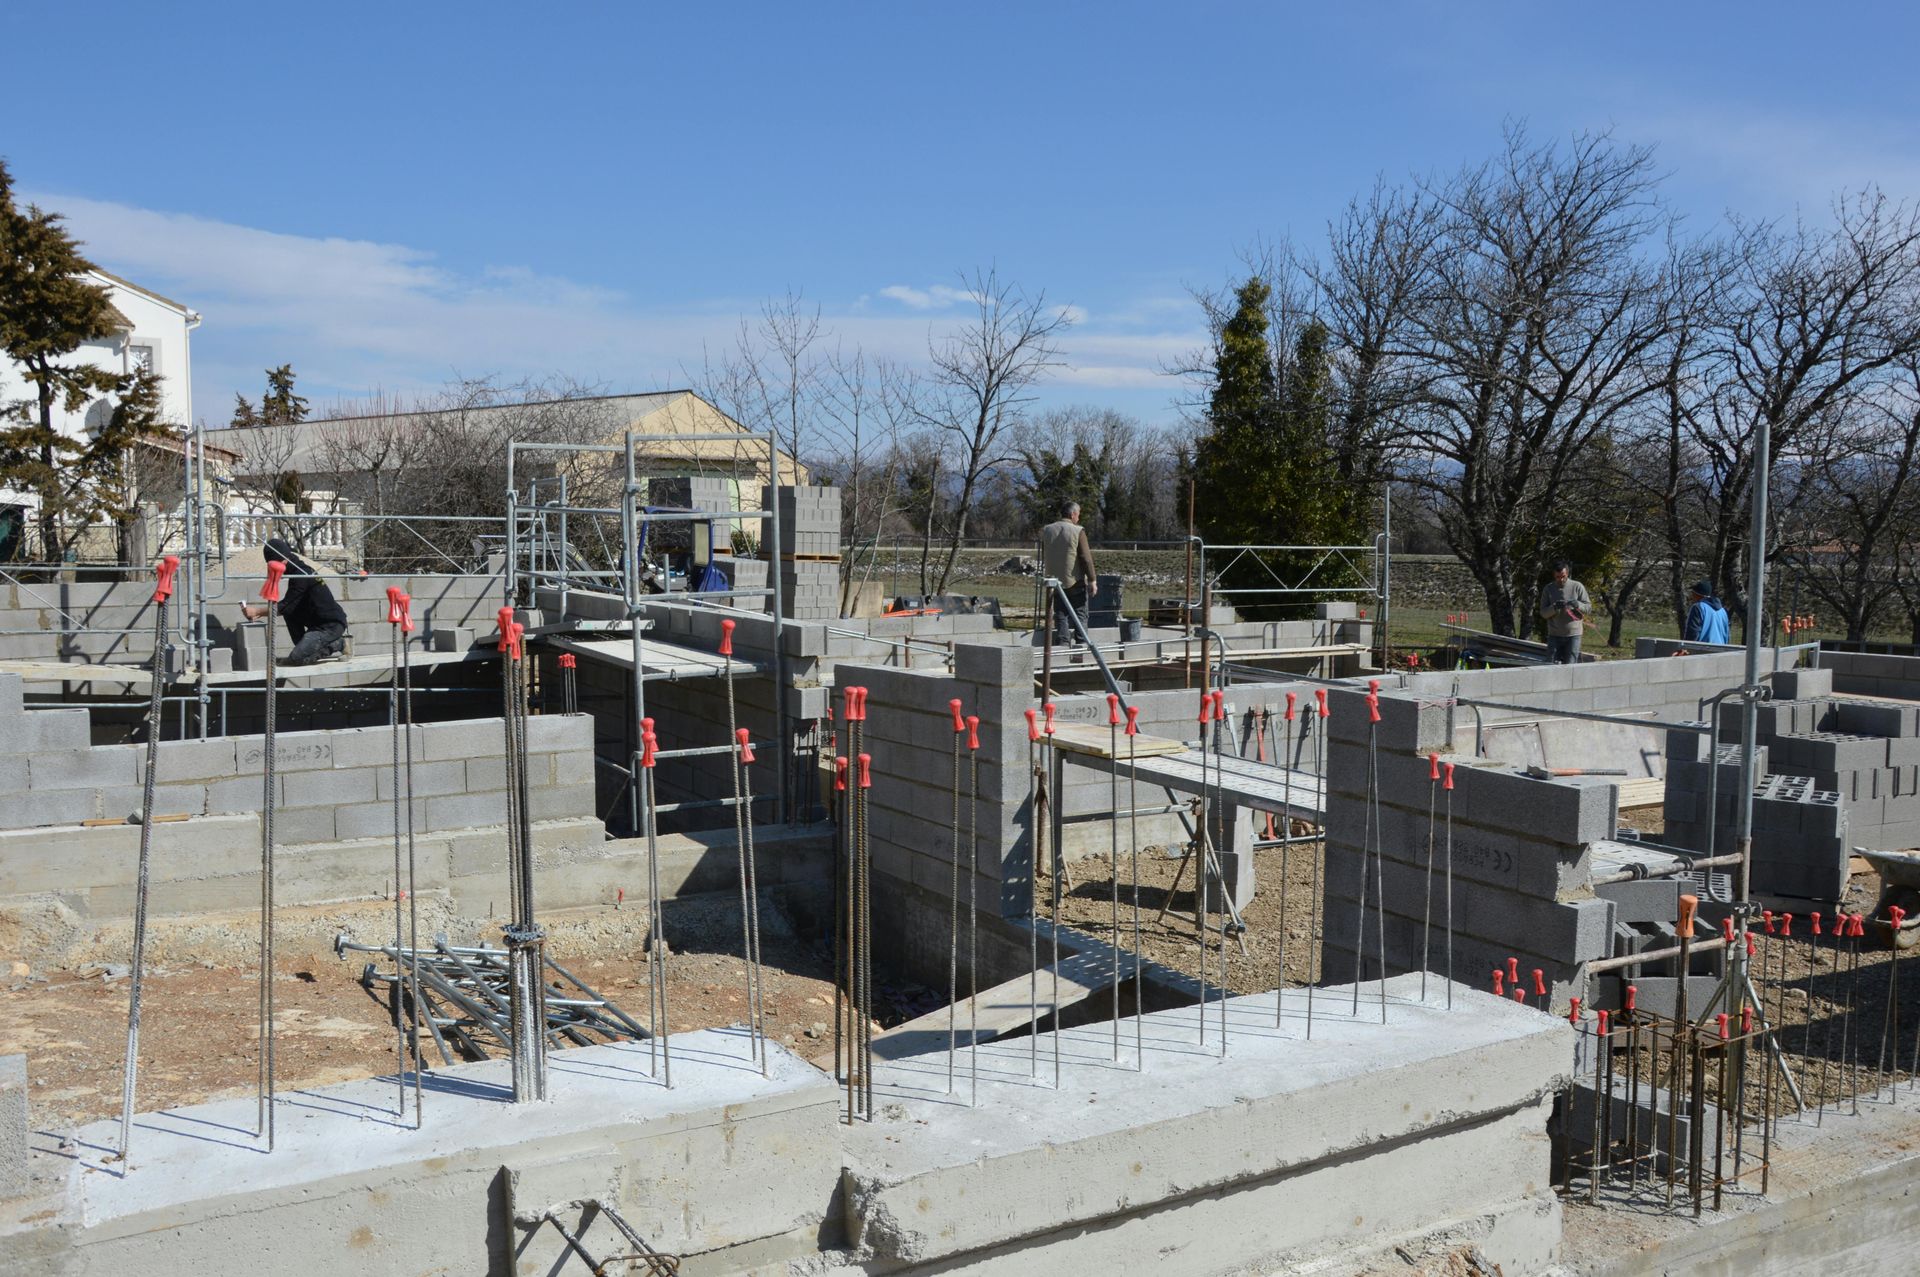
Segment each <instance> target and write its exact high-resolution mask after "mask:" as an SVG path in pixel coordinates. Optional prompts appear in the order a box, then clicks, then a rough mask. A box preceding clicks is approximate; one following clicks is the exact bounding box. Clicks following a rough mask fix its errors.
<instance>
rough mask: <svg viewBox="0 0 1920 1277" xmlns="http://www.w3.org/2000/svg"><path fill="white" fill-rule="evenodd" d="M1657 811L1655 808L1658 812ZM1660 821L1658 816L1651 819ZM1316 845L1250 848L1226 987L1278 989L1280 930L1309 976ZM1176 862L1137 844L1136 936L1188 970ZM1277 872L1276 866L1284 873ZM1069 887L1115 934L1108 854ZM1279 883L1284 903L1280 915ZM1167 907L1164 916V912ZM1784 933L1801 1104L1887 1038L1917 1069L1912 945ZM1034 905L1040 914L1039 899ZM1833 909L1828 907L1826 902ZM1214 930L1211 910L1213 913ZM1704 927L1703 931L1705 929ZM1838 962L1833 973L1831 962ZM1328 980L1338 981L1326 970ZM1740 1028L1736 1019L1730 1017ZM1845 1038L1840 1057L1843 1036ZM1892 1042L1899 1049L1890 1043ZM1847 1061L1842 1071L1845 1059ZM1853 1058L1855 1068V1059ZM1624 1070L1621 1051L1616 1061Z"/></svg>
mask: <svg viewBox="0 0 1920 1277" xmlns="http://www.w3.org/2000/svg"><path fill="white" fill-rule="evenodd" d="M1654 815H1655V816H1657V815H1658V811H1657V809H1656V810H1655V812H1654ZM1653 828H1654V829H1656V830H1657V829H1658V823H1657V821H1656V822H1655V823H1654V825H1653ZM1319 850H1320V844H1319V843H1318V842H1299V843H1296V844H1294V846H1293V847H1292V848H1291V849H1290V850H1288V851H1285V852H1283V851H1282V849H1280V848H1278V847H1273V848H1263V849H1261V850H1259V851H1257V852H1256V853H1255V855H1254V875H1255V882H1256V883H1257V884H1258V887H1259V889H1258V891H1257V893H1256V894H1255V896H1254V900H1253V904H1252V906H1251V907H1250V908H1249V909H1248V910H1247V911H1246V913H1245V914H1244V921H1245V922H1246V924H1247V931H1246V932H1245V934H1244V935H1243V936H1242V937H1240V938H1241V939H1243V940H1244V941H1245V943H1246V954H1245V955H1243V954H1242V953H1241V951H1240V948H1239V945H1238V944H1236V943H1232V942H1230V943H1229V944H1228V946H1227V979H1226V985H1227V987H1228V988H1229V989H1231V990H1232V991H1233V992H1234V993H1263V992H1266V991H1267V990H1269V989H1272V988H1273V987H1274V976H1275V973H1276V971H1277V970H1278V966H1279V961H1280V951H1281V937H1282V936H1284V937H1285V950H1286V970H1287V980H1288V983H1289V984H1290V985H1301V984H1304V983H1306V982H1307V980H1308V978H1309V965H1308V964H1309V963H1310V962H1311V961H1312V960H1313V953H1314V946H1313V945H1312V944H1311V943H1310V942H1309V936H1310V928H1311V925H1312V902H1313V898H1314V892H1313V884H1314V874H1315V872H1316V868H1317V865H1316V862H1317V860H1318V857H1319ZM1179 865H1180V861H1179V859H1178V857H1177V855H1176V854H1169V853H1167V852H1164V851H1163V850H1162V849H1160V848H1153V849H1150V850H1143V851H1142V853H1141V856H1140V903H1141V924H1140V925H1141V942H1142V948H1143V949H1144V950H1145V952H1146V955H1147V956H1148V957H1149V958H1151V959H1153V960H1154V961H1156V962H1159V963H1162V964H1164V965H1166V966H1169V967H1172V968H1175V969H1177V970H1180V971H1183V972H1185V973H1186V974H1188V975H1194V974H1195V973H1196V972H1197V970H1198V967H1199V944H1198V941H1197V939H1196V937H1195V932H1194V924H1193V909H1194V892H1193V881H1194V880H1193V873H1192V870H1191V867H1189V869H1188V870H1187V872H1186V874H1185V875H1184V877H1183V878H1182V880H1181V883H1180V886H1179V888H1178V890H1174V889H1173V888H1174V879H1175V876H1176V874H1178V873H1179ZM1283 871H1284V872H1283ZM1068 876H1069V878H1070V880H1071V887H1070V889H1069V890H1067V892H1066V893H1065V896H1064V899H1063V904H1062V916H1063V918H1064V919H1065V920H1066V921H1067V922H1068V923H1069V924H1071V925H1072V926H1074V927H1076V928H1078V929H1080V930H1082V931H1085V932H1087V933H1088V934H1089V935H1093V936H1097V937H1099V938H1100V939H1102V940H1107V939H1110V938H1111V937H1112V934H1113V925H1112V916H1113V905H1112V890H1113V875H1112V872H1111V869H1110V865H1109V861H1108V859H1107V857H1106V856H1090V857H1087V858H1085V859H1081V860H1076V861H1073V862H1072V863H1071V864H1069V865H1068ZM1283 880H1284V882H1285V884H1286V889H1285V892H1284V896H1285V901H1286V910H1285V914H1284V916H1283V915H1282V912H1281V899H1282V895H1283V893H1282V891H1281V890H1280V886H1279V884H1280V883H1281V882H1282V881H1283ZM1132 881H1133V879H1132V870H1131V865H1130V863H1129V858H1128V857H1127V856H1126V855H1125V854H1124V853H1123V854H1122V857H1121V877H1120V898H1121V910H1120V943H1121V946H1122V947H1123V948H1127V949H1131V948H1132V939H1133V910H1132V903H1131V902H1132V898H1133V897H1132ZM1879 888H1880V880H1879V878H1878V877H1877V876H1875V875H1874V874H1872V873H1865V874H1858V875H1856V876H1855V877H1854V878H1853V880H1852V884H1851V886H1850V887H1849V889H1848V893H1847V897H1846V899H1845V900H1844V901H1843V902H1842V905H1843V907H1844V908H1845V909H1846V911H1847V912H1849V913H1867V914H1869V915H1871V911H1872V909H1873V906H1874V903H1875V901H1876V900H1877V899H1878V898H1879ZM1039 890H1040V893H1041V899H1042V901H1043V902H1044V901H1045V900H1046V898H1047V894H1048V893H1049V892H1050V891H1051V882H1050V881H1049V880H1048V879H1047V878H1045V877H1044V876H1043V877H1042V879H1041V882H1040V885H1039ZM1170 892H1171V894H1172V904H1171V907H1170V908H1169V909H1168V910H1167V913H1166V915H1165V917H1164V918H1162V917H1160V916H1159V915H1160V910H1161V908H1162V906H1163V905H1165V904H1166V903H1167V900H1168V896H1169V893H1170ZM1795 912H1796V916H1795V919H1794V924H1793V933H1792V936H1791V937H1790V938H1787V939H1779V938H1776V939H1774V940H1772V941H1768V940H1767V939H1766V938H1765V937H1764V935H1762V936H1761V937H1760V938H1759V940H1758V942H1757V949H1756V958H1755V962H1754V968H1753V971H1754V980H1755V984H1756V986H1757V987H1758V988H1759V990H1760V993H1761V996H1762V997H1763V998H1764V999H1765V1000H1766V1004H1767V1005H1766V1010H1767V1015H1768V1017H1769V1019H1770V1020H1771V1021H1772V1022H1773V1023H1775V1024H1776V1025H1777V1026H1778V1027H1779V1033H1780V1045H1781V1050H1782V1052H1783V1054H1784V1055H1785V1057H1786V1060H1787V1065H1788V1068H1789V1069H1790V1070H1791V1071H1792V1072H1793V1075H1794V1077H1795V1080H1796V1082H1797V1084H1798V1085H1799V1087H1800V1088H1801V1090H1802V1093H1803V1094H1804V1095H1805V1096H1806V1100H1807V1103H1808V1104H1809V1106H1815V1105H1817V1104H1818V1103H1819V1102H1820V1100H1821V1098H1822V1097H1823V1096H1824V1098H1825V1100H1826V1102H1827V1103H1829V1104H1831V1103H1835V1102H1839V1101H1841V1100H1842V1099H1843V1098H1845V1099H1847V1100H1848V1101H1849V1102H1850V1101H1851V1096H1852V1094H1853V1090H1854V1088H1855V1087H1856V1086H1858V1087H1859V1088H1860V1089H1861V1090H1862V1091H1867V1090H1870V1089H1871V1087H1872V1086H1873V1084H1874V1079H1873V1068H1874V1066H1875V1065H1876V1064H1877V1063H1878V1062H1879V1059H1880V1058H1881V1056H1882V1041H1883V1039H1885V1040H1886V1042H1887V1045H1886V1048H1885V1055H1886V1057H1887V1064H1888V1067H1887V1069H1886V1071H1885V1073H1884V1074H1883V1075H1882V1076H1883V1077H1889V1078H1890V1077H1900V1078H1907V1077H1910V1076H1913V1075H1914V1074H1915V1073H1916V1072H1917V1071H1920V1068H1917V1067H1916V1066H1920V951H1915V952H1912V953H1909V954H1907V955H1906V956H1904V957H1902V958H1901V959H1900V960H1899V962H1898V964H1897V965H1898V968H1899V970H1898V974H1897V976H1896V975H1895V974H1894V967H1895V965H1896V963H1895V955H1894V953H1893V952H1892V951H1891V950H1889V949H1888V948H1887V947H1886V941H1885V939H1884V937H1883V936H1876V935H1874V934H1873V932H1872V929H1871V927H1869V933H1868V935H1867V937H1866V938H1865V939H1863V940H1861V941H1859V942H1858V963H1857V966H1856V964H1855V961H1854V956H1853V947H1854V946H1853V944H1852V943H1851V942H1849V943H1848V944H1846V945H1843V946H1839V947H1836V946H1835V944H1834V943H1833V940H1832V937H1831V935H1830V934H1828V935H1825V936H1823V937H1822V938H1821V939H1820V940H1819V942H1817V943H1813V942H1812V941H1813V937H1812V933H1811V918H1810V916H1809V914H1810V911H1809V910H1808V909H1806V908H1805V907H1804V906H1803V907H1802V908H1800V909H1797V910H1796V911H1795ZM1042 913H1043V914H1045V913H1046V907H1045V905H1044V904H1043V906H1042ZM1829 913H1830V910H1829ZM1212 921H1213V925H1214V927H1216V928H1217V927H1218V925H1219V921H1220V919H1219V915H1218V914H1214V915H1212ZM1822 924H1823V925H1822V929H1823V931H1829V932H1830V928H1831V917H1830V916H1828V917H1823V919H1822ZM1699 930H1700V934H1701V935H1703V936H1705V935H1706V934H1708V933H1707V929H1706V928H1705V927H1704V926H1702V927H1701V928H1700V929H1699ZM1836 958H1838V960H1839V969H1838V971H1837V972H1836V970H1835V965H1834V964H1835V959H1836ZM1219 964H1220V950H1219V933H1218V931H1217V930H1214V931H1212V933H1211V937H1210V941H1209V945H1208V954H1207V972H1206V978H1207V980H1208V982H1209V984H1212V985H1216V986H1217V985H1218V984H1219V983H1220V965H1219ZM1332 978H1333V979H1334V981H1335V982H1336V983H1337V982H1339V980H1340V978H1341V977H1340V976H1339V974H1338V973H1334V975H1333V977H1332ZM1890 991H1891V992H1892V993H1893V994H1894V997H1893V1003H1894V1005H1895V1006H1896V1007H1897V1012H1898V1014H1897V1021H1896V1020H1895V1019H1890V1018H1889V1016H1888V1011H1887V1008H1888V1005H1889V996H1888V995H1889V992H1890ZM1736 1024H1737V1021H1736ZM1843 1039H1845V1041H1847V1042H1848V1043H1849V1046H1848V1048H1847V1050H1846V1052H1845V1054H1844V1056H1843V1054H1842V1045H1841V1044H1842V1040H1843ZM1896 1042H1897V1043H1898V1044H1899V1045H1898V1049H1897V1050H1896V1049H1895V1043H1896ZM1843 1059H1844V1060H1845V1062H1846V1067H1844V1068H1843V1067H1842V1061H1843ZM1856 1061H1857V1064H1858V1068H1857V1071H1856V1068H1855V1064H1856ZM1617 1067H1618V1068H1620V1069H1621V1070H1623V1071H1624V1069H1625V1067H1626V1065H1625V1062H1624V1057H1623V1058H1622V1061H1621V1062H1620V1063H1619V1064H1618V1065H1617ZM1763 1076H1764V1074H1763V1073H1762V1072H1761V1070H1759V1069H1758V1068H1757V1067H1755V1068H1754V1069H1753V1070H1752V1072H1751V1073H1750V1075H1749V1079H1748V1094H1749V1111H1758V1108H1759V1106H1760V1104H1761V1103H1762V1102H1763V1100H1764V1098H1765V1097H1764V1094H1763V1082H1762V1078H1763ZM1772 1103H1773V1104H1774V1105H1775V1107H1776V1108H1779V1107H1782V1106H1790V1104H1791V1101H1790V1100H1789V1099H1788V1098H1787V1096H1786V1093H1785V1091H1784V1089H1783V1088H1782V1089H1776V1092H1775V1095H1774V1098H1773V1100H1772Z"/></svg>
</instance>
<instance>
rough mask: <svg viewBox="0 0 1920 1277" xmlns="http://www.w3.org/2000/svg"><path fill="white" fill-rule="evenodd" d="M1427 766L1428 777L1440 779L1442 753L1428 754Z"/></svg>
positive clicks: (1429, 778)
mask: <svg viewBox="0 0 1920 1277" xmlns="http://www.w3.org/2000/svg"><path fill="white" fill-rule="evenodd" d="M1427 767H1428V768H1429V770H1428V773H1427V779H1428V780H1439V779H1440V755H1438V754H1428V755H1427Z"/></svg>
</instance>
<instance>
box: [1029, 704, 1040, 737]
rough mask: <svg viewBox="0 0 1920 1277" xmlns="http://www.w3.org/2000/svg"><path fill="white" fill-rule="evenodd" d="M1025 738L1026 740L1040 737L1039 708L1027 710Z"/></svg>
mask: <svg viewBox="0 0 1920 1277" xmlns="http://www.w3.org/2000/svg"><path fill="white" fill-rule="evenodd" d="M1027 739H1028V740H1039V739H1040V711H1039V710H1034V709H1030V710H1028V711H1027Z"/></svg>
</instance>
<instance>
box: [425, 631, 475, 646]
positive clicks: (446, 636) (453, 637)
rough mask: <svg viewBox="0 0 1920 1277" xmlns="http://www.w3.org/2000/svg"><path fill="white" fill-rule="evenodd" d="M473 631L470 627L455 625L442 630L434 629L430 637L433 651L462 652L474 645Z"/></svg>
mask: <svg viewBox="0 0 1920 1277" xmlns="http://www.w3.org/2000/svg"><path fill="white" fill-rule="evenodd" d="M474 638H475V635H474V631H473V628H472V627H471V626H466V625H456V626H451V627H448V628H444V629H435V630H434V631H433V635H432V642H433V650H434V651H436V652H464V651H467V650H468V649H470V648H471V647H473V645H474Z"/></svg>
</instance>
